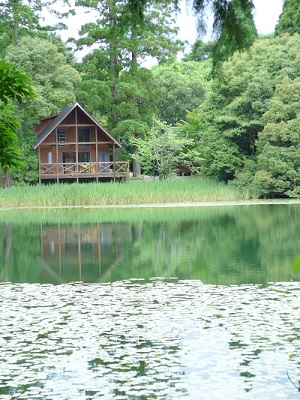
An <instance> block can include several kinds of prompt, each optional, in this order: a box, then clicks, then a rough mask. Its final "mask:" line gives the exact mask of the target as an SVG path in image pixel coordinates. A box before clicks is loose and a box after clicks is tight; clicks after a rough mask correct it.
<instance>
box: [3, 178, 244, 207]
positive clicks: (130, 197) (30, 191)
mask: <svg viewBox="0 0 300 400" xmlns="http://www.w3.org/2000/svg"><path fill="white" fill-rule="evenodd" d="M248 198H249V196H248V195H247V193H243V192H242V191H241V190H239V189H237V188H235V187H233V186H228V185H225V184H224V183H220V182H216V181H214V180H211V179H200V178H198V179H196V178H192V179H170V180H164V181H147V182H146V181H130V182H125V183H98V184H97V183H82V184H74V183H73V184H59V185H39V186H26V187H11V188H5V189H0V208H24V207H25V208H26V207H78V206H117V205H139V204H164V203H195V202H211V201H234V200H243V199H244V200H246V199H248Z"/></svg>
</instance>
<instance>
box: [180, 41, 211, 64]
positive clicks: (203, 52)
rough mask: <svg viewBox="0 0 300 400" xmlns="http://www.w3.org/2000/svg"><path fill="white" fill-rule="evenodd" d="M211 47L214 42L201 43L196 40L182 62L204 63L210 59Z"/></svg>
mask: <svg viewBox="0 0 300 400" xmlns="http://www.w3.org/2000/svg"><path fill="white" fill-rule="evenodd" d="M213 46H214V42H203V41H202V40H196V41H195V43H194V44H193V45H192V48H191V50H190V52H189V53H187V54H185V55H184V56H183V58H182V61H184V62H187V61H197V62H201V61H205V60H207V59H208V58H210V57H211V55H212V52H213Z"/></svg>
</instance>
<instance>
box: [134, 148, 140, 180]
mask: <svg viewBox="0 0 300 400" xmlns="http://www.w3.org/2000/svg"><path fill="white" fill-rule="evenodd" d="M133 152H134V154H135V155H137V156H138V155H139V149H138V148H137V147H136V146H135V147H134V149H133ZM132 169H133V171H132V172H133V176H139V175H141V173H142V172H141V164H140V163H139V162H138V161H136V160H133V168H132Z"/></svg>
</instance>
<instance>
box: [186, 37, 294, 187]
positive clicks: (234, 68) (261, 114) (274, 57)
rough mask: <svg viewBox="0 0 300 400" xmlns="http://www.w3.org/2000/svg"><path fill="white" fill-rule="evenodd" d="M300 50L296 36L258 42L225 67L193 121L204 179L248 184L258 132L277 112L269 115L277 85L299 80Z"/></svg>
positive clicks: (252, 172) (254, 163) (253, 166)
mask: <svg viewBox="0 0 300 400" xmlns="http://www.w3.org/2000/svg"><path fill="white" fill-rule="evenodd" d="M299 46H300V38H299V35H294V36H287V35H284V36H282V37H277V38H262V39H260V40H257V41H256V42H255V44H254V45H253V46H252V47H251V49H250V51H249V52H244V53H242V54H241V53H236V54H235V55H234V56H233V57H232V59H231V60H230V61H229V62H226V63H225V64H224V66H223V68H222V79H218V80H215V81H214V83H213V84H212V87H211V90H210V92H209V94H208V96H207V97H206V99H205V101H204V103H203V104H202V105H201V106H200V107H199V109H198V110H196V111H195V112H194V114H195V117H194V119H193V120H192V123H193V124H196V126H197V129H198V130H200V132H201V147H200V151H201V155H202V157H203V162H202V172H203V173H204V174H206V175H209V176H214V177H217V178H219V179H222V180H225V181H228V180H233V179H235V178H236V177H237V176H238V178H239V179H238V180H239V181H240V182H241V183H242V180H241V177H242V176H243V182H244V183H243V185H244V184H245V182H246V181H249V182H250V180H249V176H253V175H254V174H255V172H256V166H257V157H258V144H259V141H260V139H259V137H260V136H259V135H260V132H262V131H263V130H264V128H265V127H266V126H267V124H268V120H267V115H271V114H272V115H274V112H275V109H274V108H273V109H272V112H271V114H268V113H267V112H268V110H269V108H270V104H271V99H272V98H273V96H274V93H275V87H276V84H279V83H281V82H282V80H283V78H284V77H285V76H287V77H288V78H289V79H292V80H294V79H295V78H296V77H299V76H300V68H299V65H300V64H299V63H300V59H299V54H300V52H299ZM286 112H287V111H286ZM196 116H197V118H196ZM260 149H261V147H260ZM259 151H261V150H259Z"/></svg>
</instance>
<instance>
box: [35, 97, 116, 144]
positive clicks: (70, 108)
mask: <svg viewBox="0 0 300 400" xmlns="http://www.w3.org/2000/svg"><path fill="white" fill-rule="evenodd" d="M76 107H78V108H79V109H80V110H81V111H82V112H83V113H84V114H85V115H86V116H87V117H88V118H89V119H90V120H91V121H93V123H94V124H95V125H96V126H97V127H98V128H99V129H100V130H101V132H102V133H103V134H104V135H105V136H106V137H107V138H108V139H109V141H111V142H112V143H114V144H115V145H116V146H117V147H122V146H121V145H120V143H119V142H118V141H117V140H116V139H115V138H114V137H112V136H111V135H110V134H109V133H108V132H107V131H106V130H105V129H104V128H103V126H101V125H100V124H99V123H98V122H97V121H96V120H95V119H94V118H93V117H92V116H91V115H90V114H89V113H88V112H87V111H86V110H85V109H84V108H82V107H81V105H80V104H78V103H75V104H73V105H72V106H65V107H63V108H62V110H61V112H60V113H59V114H58V115H57V116H56V117H55V118H54V119H53V120H52V121H51V122H50V123H49V125H47V126H46V127H45V128H44V129H43V130H42V132H41V133H40V134H39V135H38V137H37V142H36V143H35V145H34V146H33V148H34V149H36V148H37V147H38V146H39V145H40V144H41V143H42V142H43V141H44V140H45V139H46V138H47V137H48V136H49V135H50V133H51V132H53V131H54V129H56V128H57V127H58V125H59V124H61V122H62V121H63V120H64V119H65V118H66V117H67V116H68V115H69V114H70V113H71V112H72V111H73V110H75V108H76Z"/></svg>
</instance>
